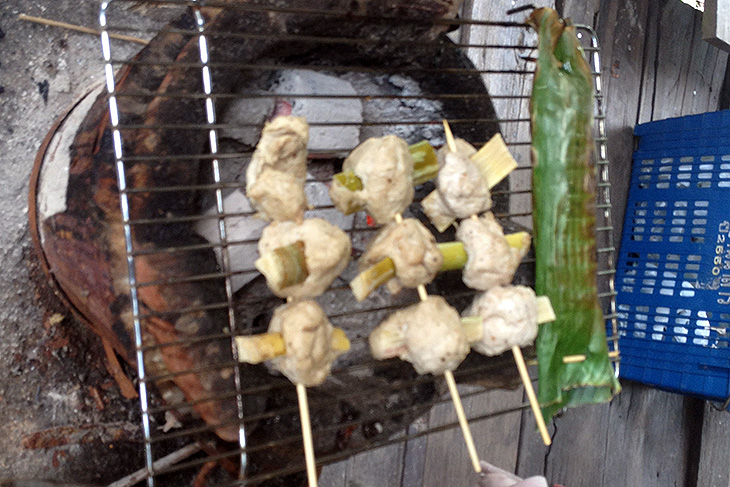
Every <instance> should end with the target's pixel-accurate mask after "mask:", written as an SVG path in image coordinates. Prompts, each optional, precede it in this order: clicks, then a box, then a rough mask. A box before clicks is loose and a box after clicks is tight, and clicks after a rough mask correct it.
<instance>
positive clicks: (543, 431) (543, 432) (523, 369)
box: [443, 119, 552, 445]
mask: <svg viewBox="0 0 730 487" xmlns="http://www.w3.org/2000/svg"><path fill="white" fill-rule="evenodd" d="M443 123H444V134H445V135H446V144H447V145H448V146H449V150H450V151H452V152H457V148H456V141H455V140H454V134H453V133H452V132H451V127H450V126H449V122H447V121H446V119H444V121H443ZM471 218H472V219H474V220H478V219H479V215H472V216H471ZM512 355H514V357H515V362H516V363H517V369H518V371H519V373H520V378H521V379H522V383H523V385H524V386H525V391H526V392H527V398H528V399H529V402H530V407H531V408H532V412H533V413H534V414H535V421H536V422H537V429H538V430H539V431H540V436H542V441H543V443H545V445H550V444H551V443H552V440H551V439H550V434H549V433H548V430H547V426H546V425H545V418H543V416H542V411H541V409H540V403H539V402H538V401H537V396H536V395H535V389H534V388H533V387H532V381H531V380H530V376H529V374H528V373H527V366H526V365H525V358H524V357H523V356H522V350H520V347H517V346H514V347H512Z"/></svg>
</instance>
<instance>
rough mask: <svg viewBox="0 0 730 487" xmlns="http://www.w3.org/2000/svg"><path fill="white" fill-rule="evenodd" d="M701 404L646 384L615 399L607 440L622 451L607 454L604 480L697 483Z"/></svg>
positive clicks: (612, 484) (619, 486) (610, 484)
mask: <svg viewBox="0 0 730 487" xmlns="http://www.w3.org/2000/svg"><path fill="white" fill-rule="evenodd" d="M627 385H628V384H627ZM697 403H698V402H697V400H694V399H690V398H686V397H683V396H680V395H678V394H671V393H668V392H664V391H659V390H656V389H652V388H649V387H647V386H643V385H641V384H633V385H631V386H629V387H626V389H625V391H624V392H622V393H621V394H620V395H619V396H618V398H617V399H615V400H614V401H613V402H612V403H611V407H610V412H609V424H610V428H609V434H608V441H607V442H606V451H608V452H616V453H619V452H620V454H612V455H608V456H607V461H606V463H605V464H604V466H603V482H602V483H601V484H600V485H602V486H603V487H623V486H626V485H641V486H644V487H651V486H656V487H660V486H662V487H663V486H667V485H677V486H685V485H686V486H692V485H693V479H691V475H689V476H688V472H692V471H693V469H694V467H693V465H692V463H693V462H694V461H696V459H695V458H693V455H692V447H693V445H695V442H694V441H695V440H694V439H693V437H694V436H695V435H696V434H697V433H698V431H696V428H698V427H699V423H700V417H698V415H697V411H696V409H697ZM700 414H701V409H700ZM688 477H689V478H688ZM688 480H689V482H688Z"/></svg>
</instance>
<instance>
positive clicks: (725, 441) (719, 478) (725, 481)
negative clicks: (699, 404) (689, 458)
mask: <svg viewBox="0 0 730 487" xmlns="http://www.w3.org/2000/svg"><path fill="white" fill-rule="evenodd" d="M728 452H730V415H728V412H727V411H717V410H716V409H715V408H713V407H712V405H711V404H709V403H707V404H705V410H704V421H703V424H702V446H701V448H700V461H699V467H698V469H699V473H698V475H697V487H728V486H730V462H728Z"/></svg>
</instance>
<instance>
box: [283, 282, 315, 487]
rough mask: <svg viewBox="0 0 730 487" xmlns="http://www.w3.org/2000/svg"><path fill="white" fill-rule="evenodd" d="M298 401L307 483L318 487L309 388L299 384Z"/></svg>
mask: <svg viewBox="0 0 730 487" xmlns="http://www.w3.org/2000/svg"><path fill="white" fill-rule="evenodd" d="M293 301H294V298H292V297H291V296H289V297H287V298H286V302H287V303H291V302H293ZM297 399H298V400H299V418H300V421H301V423H302V441H303V443H304V460H305V463H306V465H307V481H308V482H307V483H308V485H309V487H317V466H316V464H315V463H314V442H313V441H312V422H311V421H310V419H309V402H308V401H307V388H306V386H304V385H302V384H297Z"/></svg>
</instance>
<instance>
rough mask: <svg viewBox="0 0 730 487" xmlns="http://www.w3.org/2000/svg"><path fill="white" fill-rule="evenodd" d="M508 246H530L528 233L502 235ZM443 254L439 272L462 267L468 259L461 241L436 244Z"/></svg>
mask: <svg viewBox="0 0 730 487" xmlns="http://www.w3.org/2000/svg"><path fill="white" fill-rule="evenodd" d="M504 237H505V238H506V239H507V243H508V244H509V246H510V247H513V248H516V249H524V248H525V247H526V246H527V247H529V246H530V234H529V233H527V232H517V233H510V234H508V235H505V236H504ZM436 246H437V247H438V249H439V251H441V254H442V255H443V256H444V263H443V264H442V265H441V272H443V271H453V270H459V269H463V268H464V266H465V265H466V261H467V259H468V254H467V253H466V250H464V243H463V242H458V241H457V242H443V243H439V244H436Z"/></svg>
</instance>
